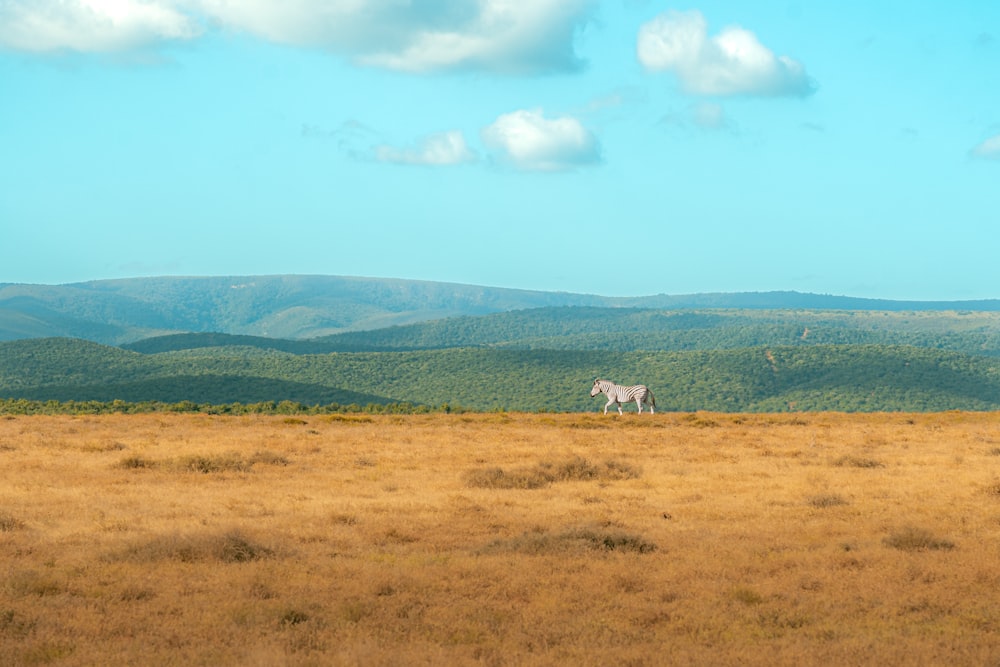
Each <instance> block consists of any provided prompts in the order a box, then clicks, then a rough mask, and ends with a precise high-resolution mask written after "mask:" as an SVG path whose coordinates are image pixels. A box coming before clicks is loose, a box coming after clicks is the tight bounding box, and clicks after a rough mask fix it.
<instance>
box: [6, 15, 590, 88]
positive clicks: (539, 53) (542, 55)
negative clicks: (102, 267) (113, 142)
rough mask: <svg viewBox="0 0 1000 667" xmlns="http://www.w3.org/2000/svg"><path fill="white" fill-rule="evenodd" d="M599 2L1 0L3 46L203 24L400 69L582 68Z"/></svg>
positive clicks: (108, 43) (134, 36) (150, 37)
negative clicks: (584, 43) (577, 41)
mask: <svg viewBox="0 0 1000 667" xmlns="http://www.w3.org/2000/svg"><path fill="white" fill-rule="evenodd" d="M595 2H596V0H531V2H524V1H523V0H409V1H407V2H400V0H282V1H281V2H277V1H275V0H240V1H239V2H233V1H232V0H0V46H6V47H8V48H12V49H16V50H23V51H35V52H41V51H57V50H72V51H83V52H104V51H120V50H125V49H129V48H139V47H142V46H146V45H148V44H150V43H156V42H160V41H163V40H179V39H190V38H192V37H195V36H197V35H198V34H200V33H201V32H202V27H203V25H211V26H214V27H217V28H220V29H222V30H232V31H237V32H245V33H249V34H252V35H255V36H257V37H260V38H263V39H266V40H269V41H272V42H276V43H281V44H288V45H292V46H305V47H318V48H323V49H327V50H329V51H331V52H334V53H337V54H340V55H343V56H345V57H347V58H350V59H351V60H353V61H354V62H357V63H359V64H362V65H370V66H374V67H384V68H388V69H394V70H401V71H407V72H429V71H435V70H449V69H469V70H480V71H492V72H503V73H513V74H522V73H537V72H561V71H572V70H576V69H579V68H580V67H581V66H582V62H581V60H580V59H579V57H578V56H577V54H576V51H575V48H574V38H575V36H576V34H577V32H578V30H579V29H580V28H581V27H583V26H584V25H585V24H586V23H587V22H588V21H589V20H590V15H591V13H592V10H593V7H594V5H595Z"/></svg>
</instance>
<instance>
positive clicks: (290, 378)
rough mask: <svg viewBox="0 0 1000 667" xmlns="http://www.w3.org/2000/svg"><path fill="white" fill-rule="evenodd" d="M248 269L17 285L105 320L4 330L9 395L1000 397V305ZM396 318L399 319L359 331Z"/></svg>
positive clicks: (0, 384) (685, 401) (537, 403)
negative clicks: (619, 292) (618, 387)
mask: <svg viewBox="0 0 1000 667" xmlns="http://www.w3.org/2000/svg"><path fill="white" fill-rule="evenodd" d="M235 280H236V279H233V278H219V279H182V278H177V279H149V280H140V281H103V282H99V283H88V284H82V285H77V286H73V287H72V288H71V289H70V291H69V292H66V291H60V290H58V289H55V288H53V289H52V290H50V291H48V292H45V293H44V294H42V293H41V292H39V291H37V290H36V291H34V292H31V290H28V291H27V292H24V293H22V294H21V296H12V295H16V294H17V293H18V289H17V286H6V287H0V306H2V307H0V323H2V322H3V321H6V322H7V323H8V324H10V323H11V322H15V321H16V322H17V323H18V326H20V327H22V328H23V329H24V330H25V331H27V330H28V329H30V328H31V326H34V325H38V323H39V322H47V323H48V324H52V323H53V322H63V324H64V325H65V327H66V329H67V330H76V329H77V328H80V327H82V328H83V329H85V330H86V331H87V332H88V333H87V335H86V336H84V335H76V336H74V337H28V338H24V339H21V340H12V341H7V342H0V399H3V398H9V399H32V400H40V401H50V400H54V401H127V402H133V403H142V402H148V401H159V402H164V403H181V402H185V403H198V404H208V403H212V404H232V403H241V404H247V403H262V402H276V401H278V402H280V401H285V402H293V403H296V404H302V405H307V406H308V405H325V406H334V407H335V408H339V407H341V406H353V408H352V409H360V408H362V407H364V406H368V405H403V406H406V405H411V406H424V407H429V408H434V409H437V408H440V407H441V406H444V405H448V406H452V407H456V408H458V407H460V408H465V409H473V410H552V411H577V410H596V409H598V408H600V407H601V405H603V401H602V399H600V398H593V399H592V398H590V397H589V395H588V391H589V389H590V386H591V383H592V381H593V379H594V377H596V376H601V377H604V378H607V379H610V380H614V381H617V382H620V383H623V384H632V383H644V384H647V385H649V386H650V387H651V388H652V389H653V391H654V393H655V395H656V397H657V403H658V406H659V408H660V409H665V410H721V411H787V410H851V411H854V410H864V411H873V410H914V411H924V410H950V409H964V410H993V409H1000V377H998V374H1000V370H998V369H1000V311H994V310H988V309H986V310H973V309H969V310H934V309H931V310H900V309H897V308H895V307H889V306H897V305H898V304H893V303H892V302H877V303H878V304H881V305H883V306H886V308H884V309H881V310H865V309H854V310H831V309H821V308H789V307H786V308H774V307H770V308H768V307H764V306H765V305H767V304H772V303H774V302H776V301H785V302H787V303H804V302H808V301H810V300H812V301H817V300H818V301H819V302H823V303H827V304H833V303H839V302H840V301H839V300H838V299H839V298H837V297H815V298H814V296H813V295H800V294H795V293H772V294H769V295H749V294H748V295H729V296H728V299H729V301H730V302H739V303H743V304H744V305H752V306H754V307H743V308H709V307H705V306H704V305H703V306H700V307H690V308H664V307H659V306H658V307H647V308H639V307H634V304H637V303H642V302H646V301H656V300H658V299H659V300H662V301H670V300H672V299H673V300H676V299H678V298H679V297H666V296H664V297H649V298H644V299H633V300H623V299H610V298H604V297H590V296H579V295H565V294H555V293H544V292H518V291H514V290H491V289H488V288H473V287H468V286H455V285H442V284H439V283H414V282H411V281H378V280H368V279H347V278H328V277H327V278H323V277H288V276H285V277H276V278H261V279H256V280H254V281H250V282H247V283H237V282H235ZM81 294H88V295H89V296H87V297H86V298H80V299H77V297H79V296H80V295H81ZM3 298H6V301H3V300H2V299H3ZM699 298H700V300H701V301H702V302H703V303H707V304H713V303H716V302H717V301H724V299H722V297H719V295H701V296H700V297H699ZM694 300H695V301H697V300H698V299H694ZM576 301H579V303H575V305H567V304H574V302H576ZM4 303H6V304H7V305H9V304H10V303H16V304H19V305H18V307H17V308H16V309H10V308H7V307H6V306H3V305H2V304H4ZM855 303H856V301H855ZM990 303H992V302H990ZM628 304H633V305H632V306H629V305H628ZM866 305H875V304H874V303H872V304H868V303H867V302H866ZM987 305H990V304H987ZM526 306H531V307H526ZM470 312H471V313H477V314H469V313H470ZM31 313H34V315H31ZM34 316H37V318H36V319H32V317H34ZM429 317H436V319H431V320H429V321H410V320H426V319H427V318H429ZM4 318H6V319H4ZM60 318H63V319H60ZM379 322H382V323H390V324H391V323H396V324H391V325H390V326H383V327H381V328H370V329H366V330H363V331H358V330H350V329H354V328H359V327H371V326H374V325H376V324H377V323H379ZM399 322H405V323H404V324H399ZM38 326H41V325H38ZM42 328H44V327H42ZM338 329H343V330H342V331H340V332H339V333H336V334H333V335H322V336H315V337H312V338H282V337H279V336H274V335H273V334H272V335H251V332H257V331H261V332H270V331H294V332H296V333H298V334H301V333H303V332H309V331H312V332H329V331H331V330H338ZM140 331H144V332H146V337H144V338H141V339H140V340H130V338H132V337H134V336H136V335H137V334H138V333H139V332H140ZM161 333H165V334H166V335H157V334H161ZM84 338H97V339H103V338H110V339H113V340H116V341H119V342H120V347H115V346H111V345H107V344H103V343H100V342H93V341H91V340H84Z"/></svg>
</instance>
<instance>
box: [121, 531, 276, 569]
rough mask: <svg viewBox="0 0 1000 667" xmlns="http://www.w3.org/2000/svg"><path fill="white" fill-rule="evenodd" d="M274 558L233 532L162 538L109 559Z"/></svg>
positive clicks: (237, 560) (245, 560)
mask: <svg viewBox="0 0 1000 667" xmlns="http://www.w3.org/2000/svg"><path fill="white" fill-rule="evenodd" d="M273 555H274V550H273V549H271V548H269V547H266V546H264V545H262V544H259V543H257V542H254V541H253V540H251V539H250V538H248V537H246V536H245V535H244V534H243V533H242V532H240V531H238V530H232V531H229V532H226V533H222V534H219V535H214V534H201V535H165V536H161V537H157V538H155V539H153V540H150V541H148V542H144V543H141V544H135V545H132V546H130V547H128V548H127V549H126V550H125V551H124V552H122V553H120V554H118V555H116V556H112V557H111V558H110V559H111V560H123V561H133V562H139V563H154V562H157V561H178V562H181V563H199V562H212V561H215V562H220V563H248V562H251V561H255V560H260V559H262V558H268V557H270V556H273Z"/></svg>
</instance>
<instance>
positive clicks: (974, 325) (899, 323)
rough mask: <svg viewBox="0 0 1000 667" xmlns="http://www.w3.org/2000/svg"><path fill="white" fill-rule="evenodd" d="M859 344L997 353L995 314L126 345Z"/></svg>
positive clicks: (850, 314)
mask: <svg viewBox="0 0 1000 667" xmlns="http://www.w3.org/2000/svg"><path fill="white" fill-rule="evenodd" d="M858 344H865V345H912V346H915V347H927V348H936V349H946V350H954V351H957V352H966V353H969V354H986V355H993V356H1000V312H961V313H959V312H954V311H907V312H893V311H827V310H749V309H740V310H734V309H724V310H704V309H702V310H662V309H639V308H596V307H556V308H534V309H531V310H518V311H512V312H505V313H496V314H492V315H483V316H478V317H469V316H466V317H453V318H445V319H441V320H434V321H431V322H422V323H419V324H411V325H406V326H393V327H386V328H384V329H376V330H373V331H361V332H350V333H344V334H338V335H335V336H325V337H321V338H313V339H309V340H282V339H273V338H263V337H252V336H227V335H223V334H177V335H173V336H162V337H154V338H148V339H145V340H141V341H137V342H135V343H131V344H127V345H124V346H123V347H125V348H126V349H130V350H135V351H139V352H144V353H157V352H167V351H172V350H185V349H195V348H201V347H221V346H234V345H236V346H249V347H257V348H261V349H273V350H281V351H284V352H292V353H295V354H321V353H325V352H379V351H390V350H433V349H444V348H454V347H502V348H508V349H524V350H529V349H552V350H614V351H620V352H623V351H630V350H720V349H737V348H743V347H759V346H765V345H772V346H775V345H777V346H804V345H858Z"/></svg>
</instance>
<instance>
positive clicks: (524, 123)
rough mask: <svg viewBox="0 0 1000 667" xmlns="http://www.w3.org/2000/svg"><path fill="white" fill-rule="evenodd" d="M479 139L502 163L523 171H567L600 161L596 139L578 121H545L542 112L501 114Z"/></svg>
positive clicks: (564, 117)
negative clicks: (494, 152)
mask: <svg viewBox="0 0 1000 667" xmlns="http://www.w3.org/2000/svg"><path fill="white" fill-rule="evenodd" d="M482 138H483V141H484V142H485V144H486V145H487V146H488V147H490V148H491V149H493V150H494V151H496V155H497V157H498V158H499V159H500V160H501V161H503V162H506V163H508V164H511V165H512V166H514V167H516V168H517V169H521V170H525V171H567V170H572V169H575V168H577V167H585V166H590V165H595V164H598V163H600V161H601V150H600V144H599V143H598V141H597V138H596V137H595V136H594V135H593V133H591V132H590V131H589V130H587V129H586V128H585V127H584V126H583V125H582V124H581V123H580V121H578V120H577V119H575V118H573V117H571V116H560V117H558V118H546V117H545V116H544V114H543V113H542V111H541V110H521V111H514V112H512V113H508V114H504V115H502V116H500V117H499V118H497V119H496V121H494V122H493V123H492V124H491V125H489V126H488V127H486V128H484V129H483V131H482Z"/></svg>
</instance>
